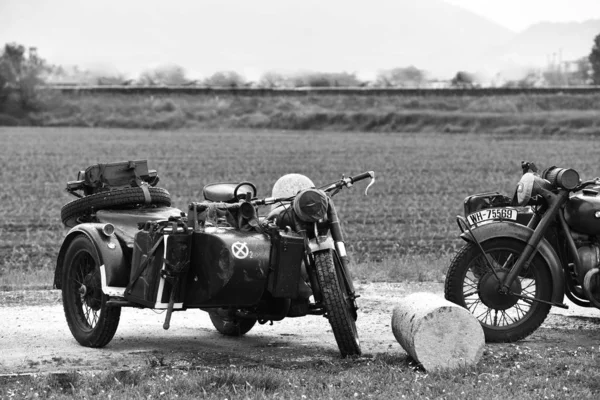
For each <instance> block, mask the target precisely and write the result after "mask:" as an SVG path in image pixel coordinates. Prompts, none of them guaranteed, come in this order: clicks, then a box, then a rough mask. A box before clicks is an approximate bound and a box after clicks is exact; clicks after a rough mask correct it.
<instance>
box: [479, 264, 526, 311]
mask: <svg viewBox="0 0 600 400" xmlns="http://www.w3.org/2000/svg"><path fill="white" fill-rule="evenodd" d="M496 275H497V276H498V278H496ZM496 275H494V274H493V273H492V272H487V273H486V274H485V275H483V276H482V277H481V279H480V280H479V284H478V285H477V289H478V290H479V298H480V299H481V301H482V302H483V304H485V305H486V306H487V307H489V308H492V309H494V310H508V309H509V308H511V307H512V306H514V305H515V304H517V302H518V301H519V298H518V297H516V296H513V295H510V294H503V293H501V292H500V287H501V285H500V282H502V281H503V280H504V278H505V277H506V275H508V272H507V271H496ZM521 290H522V288H521V282H519V280H518V279H515V281H514V282H513V283H512V284H511V285H510V292H511V293H515V294H521Z"/></svg>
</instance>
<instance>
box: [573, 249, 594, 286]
mask: <svg viewBox="0 0 600 400" xmlns="http://www.w3.org/2000/svg"><path fill="white" fill-rule="evenodd" d="M577 253H578V254H579V260H580V261H581V265H580V266H579V269H578V270H577V280H578V281H579V284H583V278H584V277H585V274H587V273H588V271H590V270H591V269H593V268H597V267H598V266H599V265H600V248H599V247H598V246H594V245H589V246H581V247H579V248H578V249H577Z"/></svg>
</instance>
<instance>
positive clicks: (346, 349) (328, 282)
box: [313, 250, 361, 357]
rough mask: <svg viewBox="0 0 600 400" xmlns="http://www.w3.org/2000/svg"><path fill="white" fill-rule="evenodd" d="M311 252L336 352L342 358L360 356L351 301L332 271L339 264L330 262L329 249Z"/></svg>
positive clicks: (330, 252)
mask: <svg viewBox="0 0 600 400" xmlns="http://www.w3.org/2000/svg"><path fill="white" fill-rule="evenodd" d="M313 255H314V260H315V269H316V272H317V281H318V283H319V286H320V287H321V296H322V297H323V305H324V306H325V312H326V316H327V318H328V319H329V323H330V324H331V329H332V330H333V335H334V336H335V341H336V342H337V345H338V348H339V349H340V353H341V354H342V357H347V356H356V355H360V354H361V349H360V341H359V339H358V330H357V329H356V321H355V319H354V317H353V313H354V309H353V307H352V304H353V303H354V300H353V299H350V298H349V297H348V294H347V291H346V290H345V285H344V283H343V282H341V281H340V277H341V276H342V274H341V273H340V274H338V272H337V270H336V267H337V269H340V268H341V265H336V264H337V259H336V260H335V262H334V257H333V253H332V251H331V250H326V251H319V252H317V253H314V254H313Z"/></svg>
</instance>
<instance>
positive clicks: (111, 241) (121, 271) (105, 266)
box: [54, 223, 130, 294]
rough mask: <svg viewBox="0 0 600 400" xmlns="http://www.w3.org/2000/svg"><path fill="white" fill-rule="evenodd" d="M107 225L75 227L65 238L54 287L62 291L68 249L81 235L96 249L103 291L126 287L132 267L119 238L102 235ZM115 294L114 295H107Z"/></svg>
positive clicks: (55, 273) (91, 224) (94, 224)
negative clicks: (126, 258) (124, 254)
mask: <svg viewBox="0 0 600 400" xmlns="http://www.w3.org/2000/svg"><path fill="white" fill-rule="evenodd" d="M104 225H105V224H98V223H85V224H79V225H76V226H75V227H73V228H72V229H71V230H70V231H69V232H68V233H67V236H66V237H65V239H64V241H63V244H62V246H61V247H60V250H59V252H58V259H57V262H56V270H55V271H54V287H55V288H56V289H61V281H62V269H63V264H64V261H65V260H64V259H65V254H66V252H67V249H68V248H69V246H70V245H71V242H72V241H73V239H75V238H76V237H78V236H79V235H84V236H86V237H87V238H88V239H89V240H90V241H91V242H92V243H93V244H94V247H95V249H96V252H97V255H98V259H99V260H100V265H101V268H100V272H101V274H102V290H103V291H104V292H105V293H106V292H107V289H110V288H111V287H123V288H124V287H125V286H127V283H128V282H129V275H130V267H129V264H128V263H127V261H126V260H125V257H124V256H123V248H122V247H121V243H120V242H119V240H118V239H117V237H116V236H115V235H114V234H112V235H110V236H106V235H104V234H103V233H101V231H102V228H103V227H104ZM106 294H113V293H106Z"/></svg>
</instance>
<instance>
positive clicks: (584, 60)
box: [569, 57, 592, 85]
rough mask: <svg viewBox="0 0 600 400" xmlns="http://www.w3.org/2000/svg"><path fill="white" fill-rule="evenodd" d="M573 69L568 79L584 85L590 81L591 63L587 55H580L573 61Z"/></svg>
mask: <svg viewBox="0 0 600 400" xmlns="http://www.w3.org/2000/svg"><path fill="white" fill-rule="evenodd" d="M574 63H575V71H573V72H572V74H571V75H572V76H571V77H570V79H569V80H570V81H571V82H573V84H576V85H585V84H587V83H589V81H590V75H591V70H592V64H591V63H590V60H589V59H588V57H581V58H578V59H577V60H575V61H574Z"/></svg>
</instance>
